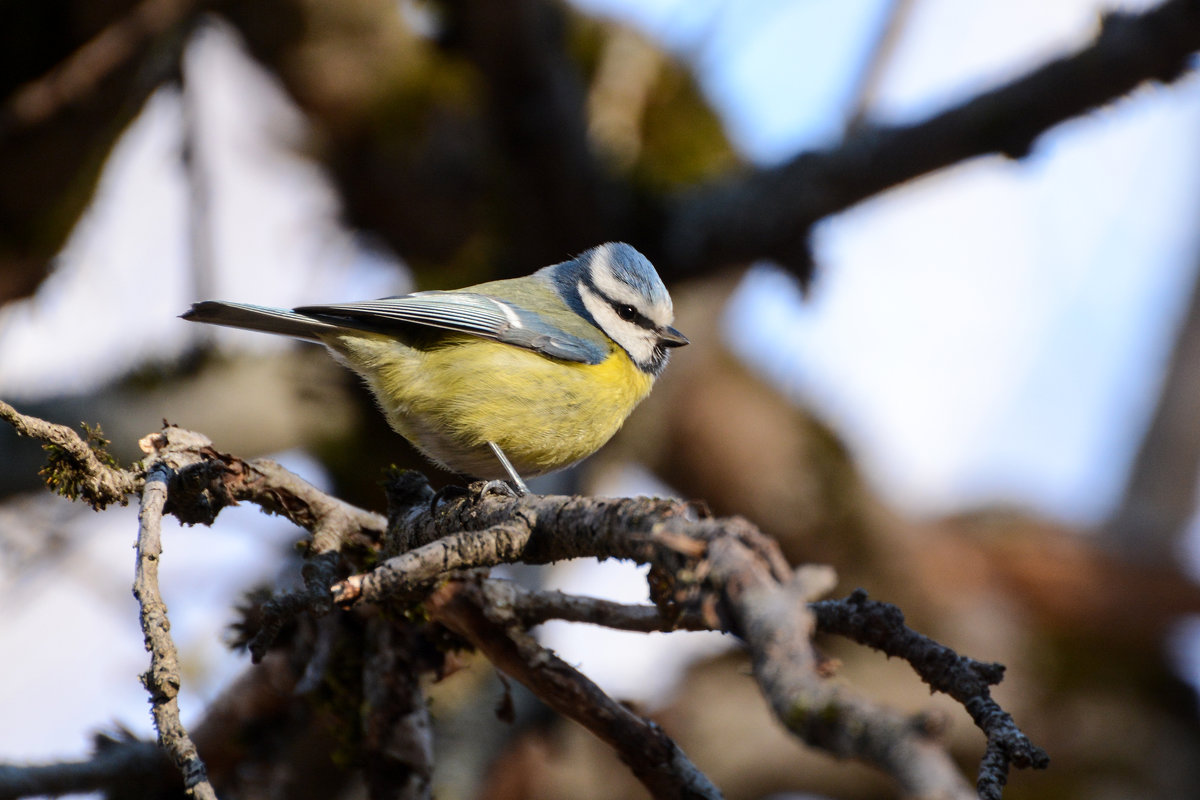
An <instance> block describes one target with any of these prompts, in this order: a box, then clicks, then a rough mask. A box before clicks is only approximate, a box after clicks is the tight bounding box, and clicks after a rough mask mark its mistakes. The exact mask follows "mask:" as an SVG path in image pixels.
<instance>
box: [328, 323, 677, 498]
mask: <svg viewBox="0 0 1200 800" xmlns="http://www.w3.org/2000/svg"><path fill="white" fill-rule="evenodd" d="M329 345H330V347H331V348H333V349H334V350H335V351H337V352H338V353H339V354H340V355H341V356H342V358H343V360H344V361H345V362H346V363H347V364H348V365H349V366H350V367H352V368H353V369H354V370H355V371H356V372H358V373H359V374H360V375H362V376H363V377H364V378H365V379H366V380H367V382H368V383H369V384H370V386H371V388H372V390H373V391H374V393H375V396H376V398H377V399H378V400H379V402H380V405H381V406H382V407H383V410H384V413H385V414H386V415H387V418H388V421H389V422H390V423H391V425H392V427H393V428H395V429H396V431H397V432H398V433H400V434H401V435H402V436H404V437H405V438H406V439H408V440H409V441H410V442H412V443H413V444H414V445H416V447H417V448H418V449H420V450H421V451H422V452H423V453H425V455H427V456H428V457H429V458H431V459H433V460H434V461H436V462H438V463H440V464H442V465H444V466H446V467H448V468H449V469H451V470H453V471H455V472H461V473H464V474H467V475H470V476H472V477H478V478H501V477H504V472H503V470H502V469H501V467H500V465H499V463H498V462H497V461H496V459H495V457H494V456H493V455H492V453H491V450H490V449H489V448H488V446H487V443H488V442H489V441H490V442H495V443H496V444H497V445H499V446H500V449H501V450H503V451H504V452H505V454H506V455H507V456H508V457H509V459H510V460H511V461H512V462H513V466H514V467H515V468H516V470H517V472H519V473H521V474H522V475H526V476H531V475H539V474H542V473H544V472H549V471H551V470H555V469H559V468H561V467H565V466H569V465H570V464H573V463H575V462H576V461H579V460H580V459H582V458H585V457H587V456H589V455H591V454H592V453H594V452H595V451H596V450H598V449H599V448H600V446H601V445H603V444H604V443H605V442H607V441H608V440H609V439H610V438H611V437H612V435H613V434H614V433H616V432H617V430H618V429H619V428H620V427H621V424H622V423H623V422H624V421H625V418H626V417H628V416H629V413H630V412H631V411H633V409H634V407H635V406H637V404H638V403H639V402H641V401H642V399H643V398H645V397H646V395H647V394H648V393H649V392H650V388H651V386H653V384H654V377H653V376H651V375H648V374H646V373H644V372H642V371H641V370H639V369H638V368H637V367H636V366H635V365H634V364H633V362H632V361H631V360H630V359H629V356H628V355H627V354H626V353H625V351H624V350H621V349H620V348H619V347H617V346H616V345H613V346H612V348H611V351H610V353H609V356H608V358H607V359H605V360H604V361H603V362H602V363H600V364H596V365H588V364H578V363H573V362H567V361H559V360H556V359H552V358H547V357H545V356H542V355H540V354H538V353H535V352H533V351H531V350H526V349H524V348H520V347H514V346H512V345H507V344H502V343H499V342H492V341H489V340H485V339H479V338H476V337H468V336H453V337H447V338H446V339H445V340H444V341H443V342H442V343H441V344H440V345H439V346H437V347H435V348H432V349H427V350H426V349H416V348H413V347H409V346H408V345H405V344H403V343H401V342H398V341H397V340H395V339H393V338H390V337H386V336H377V335H372V334H357V333H356V334H353V335H341V336H339V337H338V338H337V340H336V341H330V342H329Z"/></svg>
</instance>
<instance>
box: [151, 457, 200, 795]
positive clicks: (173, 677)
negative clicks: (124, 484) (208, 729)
mask: <svg viewBox="0 0 1200 800" xmlns="http://www.w3.org/2000/svg"><path fill="white" fill-rule="evenodd" d="M170 477H171V470H170V468H169V467H168V466H167V465H166V464H164V463H162V462H159V463H157V464H155V465H154V466H153V467H151V469H150V472H149V474H148V475H147V477H146V483H145V487H144V488H143V490H142V507H141V511H140V513H139V514H138V519H139V530H138V542H137V575H136V578H135V579H134V583H133V596H134V597H136V598H137V601H138V605H139V606H140V607H141V618H142V633H143V634H144V635H145V637H146V649H147V650H149V651H150V669H149V670H147V671H146V672H145V674H143V675H142V683H143V684H144V685H145V687H146V689H147V690H148V691H149V692H150V704H151V711H152V713H153V715H154V727H155V729H156V730H157V731H158V743H159V746H160V747H162V748H163V750H165V751H166V752H167V754H168V755H170V756H171V760H172V761H174V762H175V766H177V767H178V768H179V771H180V772H182V773H183V784H184V787H185V789H186V790H187V792H188V794H189V795H190V796H192V797H197V798H200V800H216V797H217V794H216V792H214V791H213V788H212V784H210V783H209V782H208V775H207V773H206V772H205V769H204V762H203V761H201V760H200V756H199V754H198V753H197V752H196V745H195V743H193V742H192V739H191V737H190V736H188V732H187V730H186V729H185V728H184V727H183V723H182V722H181V721H180V719H179V701H178V695H179V687H180V684H181V683H182V679H181V678H180V676H179V654H178V652H177V651H176V649H175V643H174V642H173V641H172V640H171V634H170V630H171V623H170V621H169V620H168V619H167V607H166V605H165V604H164V603H163V601H162V595H161V594H160V593H159V591H158V560H159V558H160V557H161V555H162V514H163V508H164V507H165V506H166V504H167V485H168V483H169V481H170Z"/></svg>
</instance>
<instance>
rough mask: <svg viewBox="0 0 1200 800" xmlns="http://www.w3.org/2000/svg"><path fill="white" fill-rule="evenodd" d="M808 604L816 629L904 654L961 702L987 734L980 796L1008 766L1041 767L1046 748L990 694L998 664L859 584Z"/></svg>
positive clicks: (994, 791) (990, 795)
mask: <svg viewBox="0 0 1200 800" xmlns="http://www.w3.org/2000/svg"><path fill="white" fill-rule="evenodd" d="M810 608H811V609H812V611H813V613H814V614H815V615H816V617H817V625H818V627H819V628H820V629H821V630H822V631H825V632H827V633H836V634H839V635H841V636H845V637H847V638H849V639H853V640H854V641H856V642H858V643H859V644H864V645H866V646H868V647H873V648H875V649H876V650H879V651H881V652H884V653H887V654H888V655H889V656H896V657H898V658H902V659H904V660H905V661H907V662H908V663H909V664H911V665H912V668H913V669H914V670H916V673H917V674H918V675H920V676H921V680H923V681H925V683H927V684H929V686H930V688H932V689H934V690H935V691H938V692H942V693H944V694H947V695H949V696H950V697H953V698H954V699H955V700H957V701H958V702H960V703H962V705H963V707H964V708H966V709H967V712H968V713H969V714H970V715H971V718H972V719H973V720H974V721H975V724H976V725H977V726H978V727H979V729H980V730H981V731H983V733H984V735H986V736H987V750H986V752H985V753H984V756H983V760H982V763H981V766H980V770H979V778H978V780H977V782H976V786H977V788H978V790H979V796H980V797H981V798H984V799H985V800H997V799H998V798H999V797H1000V794H1001V791H1002V790H1003V788H1004V785H1005V783H1006V782H1007V780H1008V771H1009V768H1010V767H1011V766H1017V767H1034V768H1035V769H1045V768H1046V767H1047V766H1048V765H1049V763H1050V759H1049V757H1048V756H1047V755H1046V752H1045V751H1044V750H1042V748H1040V747H1038V746H1036V745H1035V744H1033V743H1032V742H1030V741H1029V738H1028V737H1027V736H1026V735H1025V734H1024V733H1022V732H1021V730H1020V728H1018V727H1017V725H1016V723H1015V722H1014V721H1013V718H1012V716H1011V715H1010V714H1009V713H1008V712H1007V711H1005V710H1004V709H1002V708H1001V707H1000V705H999V704H998V703H997V702H996V701H995V700H994V699H992V695H991V688H990V687H992V686H994V685H995V684H997V683H999V682H1000V681H1001V680H1002V679H1003V678H1004V666H1003V665H1002V664H994V663H992V664H986V663H983V662H980V661H976V660H975V659H973V658H967V657H966V656H960V655H958V654H957V653H955V652H954V651H953V650H951V649H950V648H948V647H945V646H944V645H940V644H938V643H937V642H935V641H933V640H932V639H930V638H929V637H927V636H924V635H922V634H919V633H917V632H916V631H913V630H912V629H910V628H909V627H908V626H906V625H905V624H904V613H903V612H902V611H901V610H900V609H899V608H897V607H896V606H894V605H892V604H890V603H879V602H876V601H873V600H869V599H868V598H867V593H866V592H864V591H862V590H861V589H859V590H857V591H855V592H853V593H852V594H851V595H850V596H849V597H847V598H846V599H845V600H821V601H818V602H815V603H812V604H811V605H810Z"/></svg>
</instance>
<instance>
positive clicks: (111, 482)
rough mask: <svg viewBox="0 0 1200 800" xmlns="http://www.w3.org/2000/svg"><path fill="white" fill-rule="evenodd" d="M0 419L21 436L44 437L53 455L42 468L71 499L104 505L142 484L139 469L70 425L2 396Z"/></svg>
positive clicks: (53, 486) (118, 500)
mask: <svg viewBox="0 0 1200 800" xmlns="http://www.w3.org/2000/svg"><path fill="white" fill-rule="evenodd" d="M0 419H3V420H4V421H5V422H7V423H9V424H10V425H12V426H13V429H14V430H16V432H17V434H18V435H20V436H31V437H33V438H35V439H41V440H42V442H44V443H45V444H44V445H43V446H44V447H45V448H46V451H47V452H48V453H49V455H50V463H49V464H47V465H46V467H45V468H44V469H43V470H42V473H41V474H42V475H43V477H45V478H46V480H47V482H48V483H49V484H50V488H51V489H53V490H55V491H58V492H59V493H60V494H62V495H64V496H65V497H67V498H68V499H71V500H75V499H78V498H82V499H83V500H84V501H85V502H86V503H87V504H88V505H90V506H91V507H92V508H95V509H101V508H104V507H105V506H107V505H109V504H111V503H124V502H125V501H126V500H125V498H126V497H127V496H128V495H130V494H132V493H133V492H136V491H138V489H140V488H141V480H140V478H139V477H138V476H137V474H136V473H134V472H130V471H127V470H123V469H120V468H119V467H117V466H116V464H115V463H113V462H112V459H111V458H107V457H106V456H105V454H104V453H103V450H102V449H101V450H100V451H97V450H96V449H93V448H92V446H91V445H90V444H89V443H88V442H86V441H84V439H83V438H82V437H80V435H79V434H78V433H76V432H75V431H73V430H71V429H70V428H68V427H67V426H66V425H56V424H54V423H52V422H46V421H45V420H40V419H37V418H36V417H30V416H26V415H24V414H20V413H18V412H17V410H16V409H15V408H13V407H12V406H10V405H9V404H8V403H5V402H4V401H3V400H0Z"/></svg>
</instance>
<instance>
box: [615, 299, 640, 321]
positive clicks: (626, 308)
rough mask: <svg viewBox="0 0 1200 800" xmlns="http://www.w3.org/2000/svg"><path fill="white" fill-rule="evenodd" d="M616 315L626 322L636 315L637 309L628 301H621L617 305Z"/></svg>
mask: <svg viewBox="0 0 1200 800" xmlns="http://www.w3.org/2000/svg"><path fill="white" fill-rule="evenodd" d="M617 316H618V317H620V318H621V319H623V320H625V321H626V322H629V321H631V320H632V319H633V318H634V317H636V316H637V309H636V308H634V307H633V306H631V305H629V304H628V303H622V304H620V305H619V306H617Z"/></svg>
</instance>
